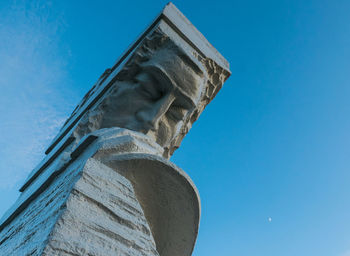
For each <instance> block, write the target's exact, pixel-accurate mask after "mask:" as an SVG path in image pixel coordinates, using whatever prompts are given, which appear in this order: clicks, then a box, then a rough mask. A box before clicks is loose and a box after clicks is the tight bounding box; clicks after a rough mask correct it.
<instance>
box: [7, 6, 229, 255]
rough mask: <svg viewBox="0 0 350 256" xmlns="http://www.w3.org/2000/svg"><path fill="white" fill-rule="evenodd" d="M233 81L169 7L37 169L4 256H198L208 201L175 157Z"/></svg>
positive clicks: (89, 97) (14, 215)
mask: <svg viewBox="0 0 350 256" xmlns="http://www.w3.org/2000/svg"><path fill="white" fill-rule="evenodd" d="M229 75H230V71H229V66H228V63H227V61H226V60H225V59H224V58H223V57H222V56H221V55H220V54H219V53H218V52H217V51H216V50H215V49H214V48H213V46H212V45H210V44H209V43H208V41H207V40H206V39H205V38H204V36H203V35H202V34H201V33H200V32H199V31H198V30H197V29H195V28H194V27H193V25H192V24H191V23H190V22H189V21H188V20H187V19H186V18H185V17H184V16H183V15H182V14H181V12H180V11H179V10H177V9H176V7H175V6H174V5H173V4H171V3H170V4H168V5H167V6H166V7H165V9H164V10H163V11H162V13H161V14H160V15H159V16H158V17H157V18H156V19H155V21H154V22H153V23H152V24H151V25H150V26H149V27H148V28H147V29H146V30H145V32H144V33H143V34H142V35H141V36H140V37H139V38H138V39H137V40H136V41H135V42H134V43H133V44H132V45H131V46H130V48H129V49H128V50H127V51H126V52H125V54H123V55H122V57H121V58H120V59H119V60H118V61H117V63H116V64H115V65H114V66H113V67H112V68H110V69H107V70H106V71H105V72H104V73H103V74H102V75H101V77H100V78H99V80H98V81H97V82H96V84H95V85H94V86H93V87H92V88H91V90H90V91H89V92H88V93H87V94H86V95H85V97H84V98H83V100H82V101H81V102H80V103H79V105H78V106H77V107H76V109H75V110H74V111H73V113H72V114H71V116H70V117H69V118H68V120H67V121H66V123H65V124H64V125H63V127H62V128H61V130H60V132H59V134H58V135H57V137H56V138H55V139H54V140H53V142H52V144H51V145H50V147H49V148H48V149H47V151H46V154H47V155H46V157H45V158H44V159H43V161H42V162H41V163H40V164H39V165H38V166H37V167H36V168H35V169H34V170H33V171H32V172H31V173H30V175H29V176H28V178H27V180H26V181H25V183H24V185H23V186H22V187H21V189H20V191H21V192H22V194H21V195H20V197H19V198H18V200H17V201H16V203H15V204H14V205H13V207H11V208H10V209H9V210H8V211H7V212H6V213H5V215H4V216H3V217H2V219H1V220H0V255H96V256H97V255H133V256H134V255H135V256H136V255H160V256H190V255H191V253H192V251H193V248H194V245H195V241H196V237H197V233H198V227H199V220H200V199H199V195H198V191H197V189H196V187H195V185H194V184H193V182H192V181H191V179H190V178H189V177H188V176H187V174H186V173H185V172H184V171H182V170H181V169H180V168H179V167H177V166H176V165H174V164H173V163H171V162H170V161H169V160H168V159H169V158H170V156H171V155H172V153H173V152H174V150H176V149H177V148H178V147H179V146H180V143H181V141H182V139H183V138H184V136H185V135H186V134H187V132H188V131H189V129H190V128H191V126H192V124H193V123H194V122H195V121H196V120H197V118H198V117H199V115H200V114H201V113H202V111H203V110H204V108H205V107H206V105H207V104H208V103H209V102H210V101H211V100H212V99H213V98H214V97H215V95H216V94H217V92H218V91H219V90H220V89H221V87H222V85H223V83H224V82H225V80H226V79H227V78H228V76H229Z"/></svg>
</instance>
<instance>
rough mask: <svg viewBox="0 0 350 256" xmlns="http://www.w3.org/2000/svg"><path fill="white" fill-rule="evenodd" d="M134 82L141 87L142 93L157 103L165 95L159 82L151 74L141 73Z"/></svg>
mask: <svg viewBox="0 0 350 256" xmlns="http://www.w3.org/2000/svg"><path fill="white" fill-rule="evenodd" d="M134 82H135V83H137V84H138V85H139V87H138V89H139V91H140V93H141V94H142V95H143V96H145V97H146V98H148V99H150V100H153V101H156V100H158V99H160V98H161V97H162V96H163V94H164V92H163V91H162V90H161V86H160V85H159V82H158V81H157V80H156V79H155V78H154V77H152V76H151V75H149V74H146V73H141V74H139V75H137V76H136V77H135V78H134Z"/></svg>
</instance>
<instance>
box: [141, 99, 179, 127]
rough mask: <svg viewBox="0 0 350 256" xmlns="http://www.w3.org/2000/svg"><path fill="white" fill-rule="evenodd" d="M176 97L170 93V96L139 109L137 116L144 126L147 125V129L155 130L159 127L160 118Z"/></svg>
mask: <svg viewBox="0 0 350 256" xmlns="http://www.w3.org/2000/svg"><path fill="white" fill-rule="evenodd" d="M174 99H175V97H174V96H172V95H168V97H165V98H163V99H161V100H159V101H158V102H156V103H154V104H153V105H152V106H150V107H148V108H147V109H143V110H141V111H139V112H138V113H137V114H136V118H137V119H138V120H139V121H140V122H142V124H143V126H146V127H145V128H146V129H147V130H153V131H155V130H157V129H158V123H159V120H160V119H161V118H162V116H163V115H164V114H165V113H166V112H167V111H168V109H169V107H170V105H171V104H172V102H173V101H174Z"/></svg>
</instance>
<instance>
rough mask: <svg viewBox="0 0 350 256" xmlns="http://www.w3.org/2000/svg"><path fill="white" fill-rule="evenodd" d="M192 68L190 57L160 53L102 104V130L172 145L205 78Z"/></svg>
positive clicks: (120, 85)
mask: <svg viewBox="0 0 350 256" xmlns="http://www.w3.org/2000/svg"><path fill="white" fill-rule="evenodd" d="M192 65H195V63H191V61H189V59H188V57H186V56H179V55H177V54H175V53H174V52H173V51H169V50H167V49H164V50H161V51H158V52H157V53H156V54H155V55H154V56H153V57H152V59H151V60H150V61H147V62H145V63H143V64H142V65H141V66H140V71H139V72H138V73H137V74H136V75H135V76H134V77H133V79H132V80H131V81H129V80H128V81H119V82H117V83H118V84H117V86H116V87H115V89H114V91H113V92H112V93H111V95H110V96H109V97H108V98H107V99H106V101H105V102H103V103H102V108H103V109H104V110H105V113H104V114H103V116H102V120H101V121H102V122H101V123H100V125H101V127H114V126H118V127H123V128H128V129H130V130H134V131H139V132H142V133H144V134H147V135H148V136H150V137H151V138H153V139H154V140H155V141H156V142H157V143H158V144H159V145H161V146H163V147H167V146H169V144H170V142H171V141H172V140H173V139H174V138H175V137H176V136H177V135H178V134H179V132H180V129H181V127H182V126H183V122H184V120H185V119H186V117H187V116H188V115H189V114H191V113H192V111H193V110H194V109H195V105H196V103H197V102H198V100H199V97H200V93H201V86H202V84H203V77H202V75H201V72H200V70H199V68H198V66H196V67H195V69H194V67H193V66H192Z"/></svg>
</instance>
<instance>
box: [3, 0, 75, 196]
mask: <svg viewBox="0 0 350 256" xmlns="http://www.w3.org/2000/svg"><path fill="white" fill-rule="evenodd" d="M28 2H30V4H29V5H28ZM0 17H1V19H0V38H1V40H0V189H1V188H9V189H10V188H13V187H14V186H16V187H18V185H19V184H18V183H19V182H21V181H23V179H24V178H25V177H26V175H27V174H28V173H29V172H30V171H31V169H32V168H33V167H34V166H35V165H36V164H37V163H38V162H39V161H40V160H41V158H42V157H43V151H44V149H45V147H46V146H47V145H48V144H49V142H50V140H51V139H52V138H53V137H54V136H55V135H56V133H57V131H58V129H59V127H60V126H61V124H62V123H63V121H64V120H65V118H66V117H67V113H69V110H70V109H71V108H72V103H71V102H72V100H71V97H70V93H71V92H69V91H67V89H64V88H68V86H67V81H68V80H69V79H68V77H67V74H66V70H67V68H66V64H67V63H68V61H69V51H68V49H67V47H65V46H64V44H62V42H60V39H61V35H62V31H64V19H63V14H62V13H57V12H55V11H54V10H52V8H51V4H50V2H49V1H40V0H38V1H15V2H13V3H11V4H9V5H8V6H7V7H6V8H1V10H0ZM62 84H64V86H62Z"/></svg>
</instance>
